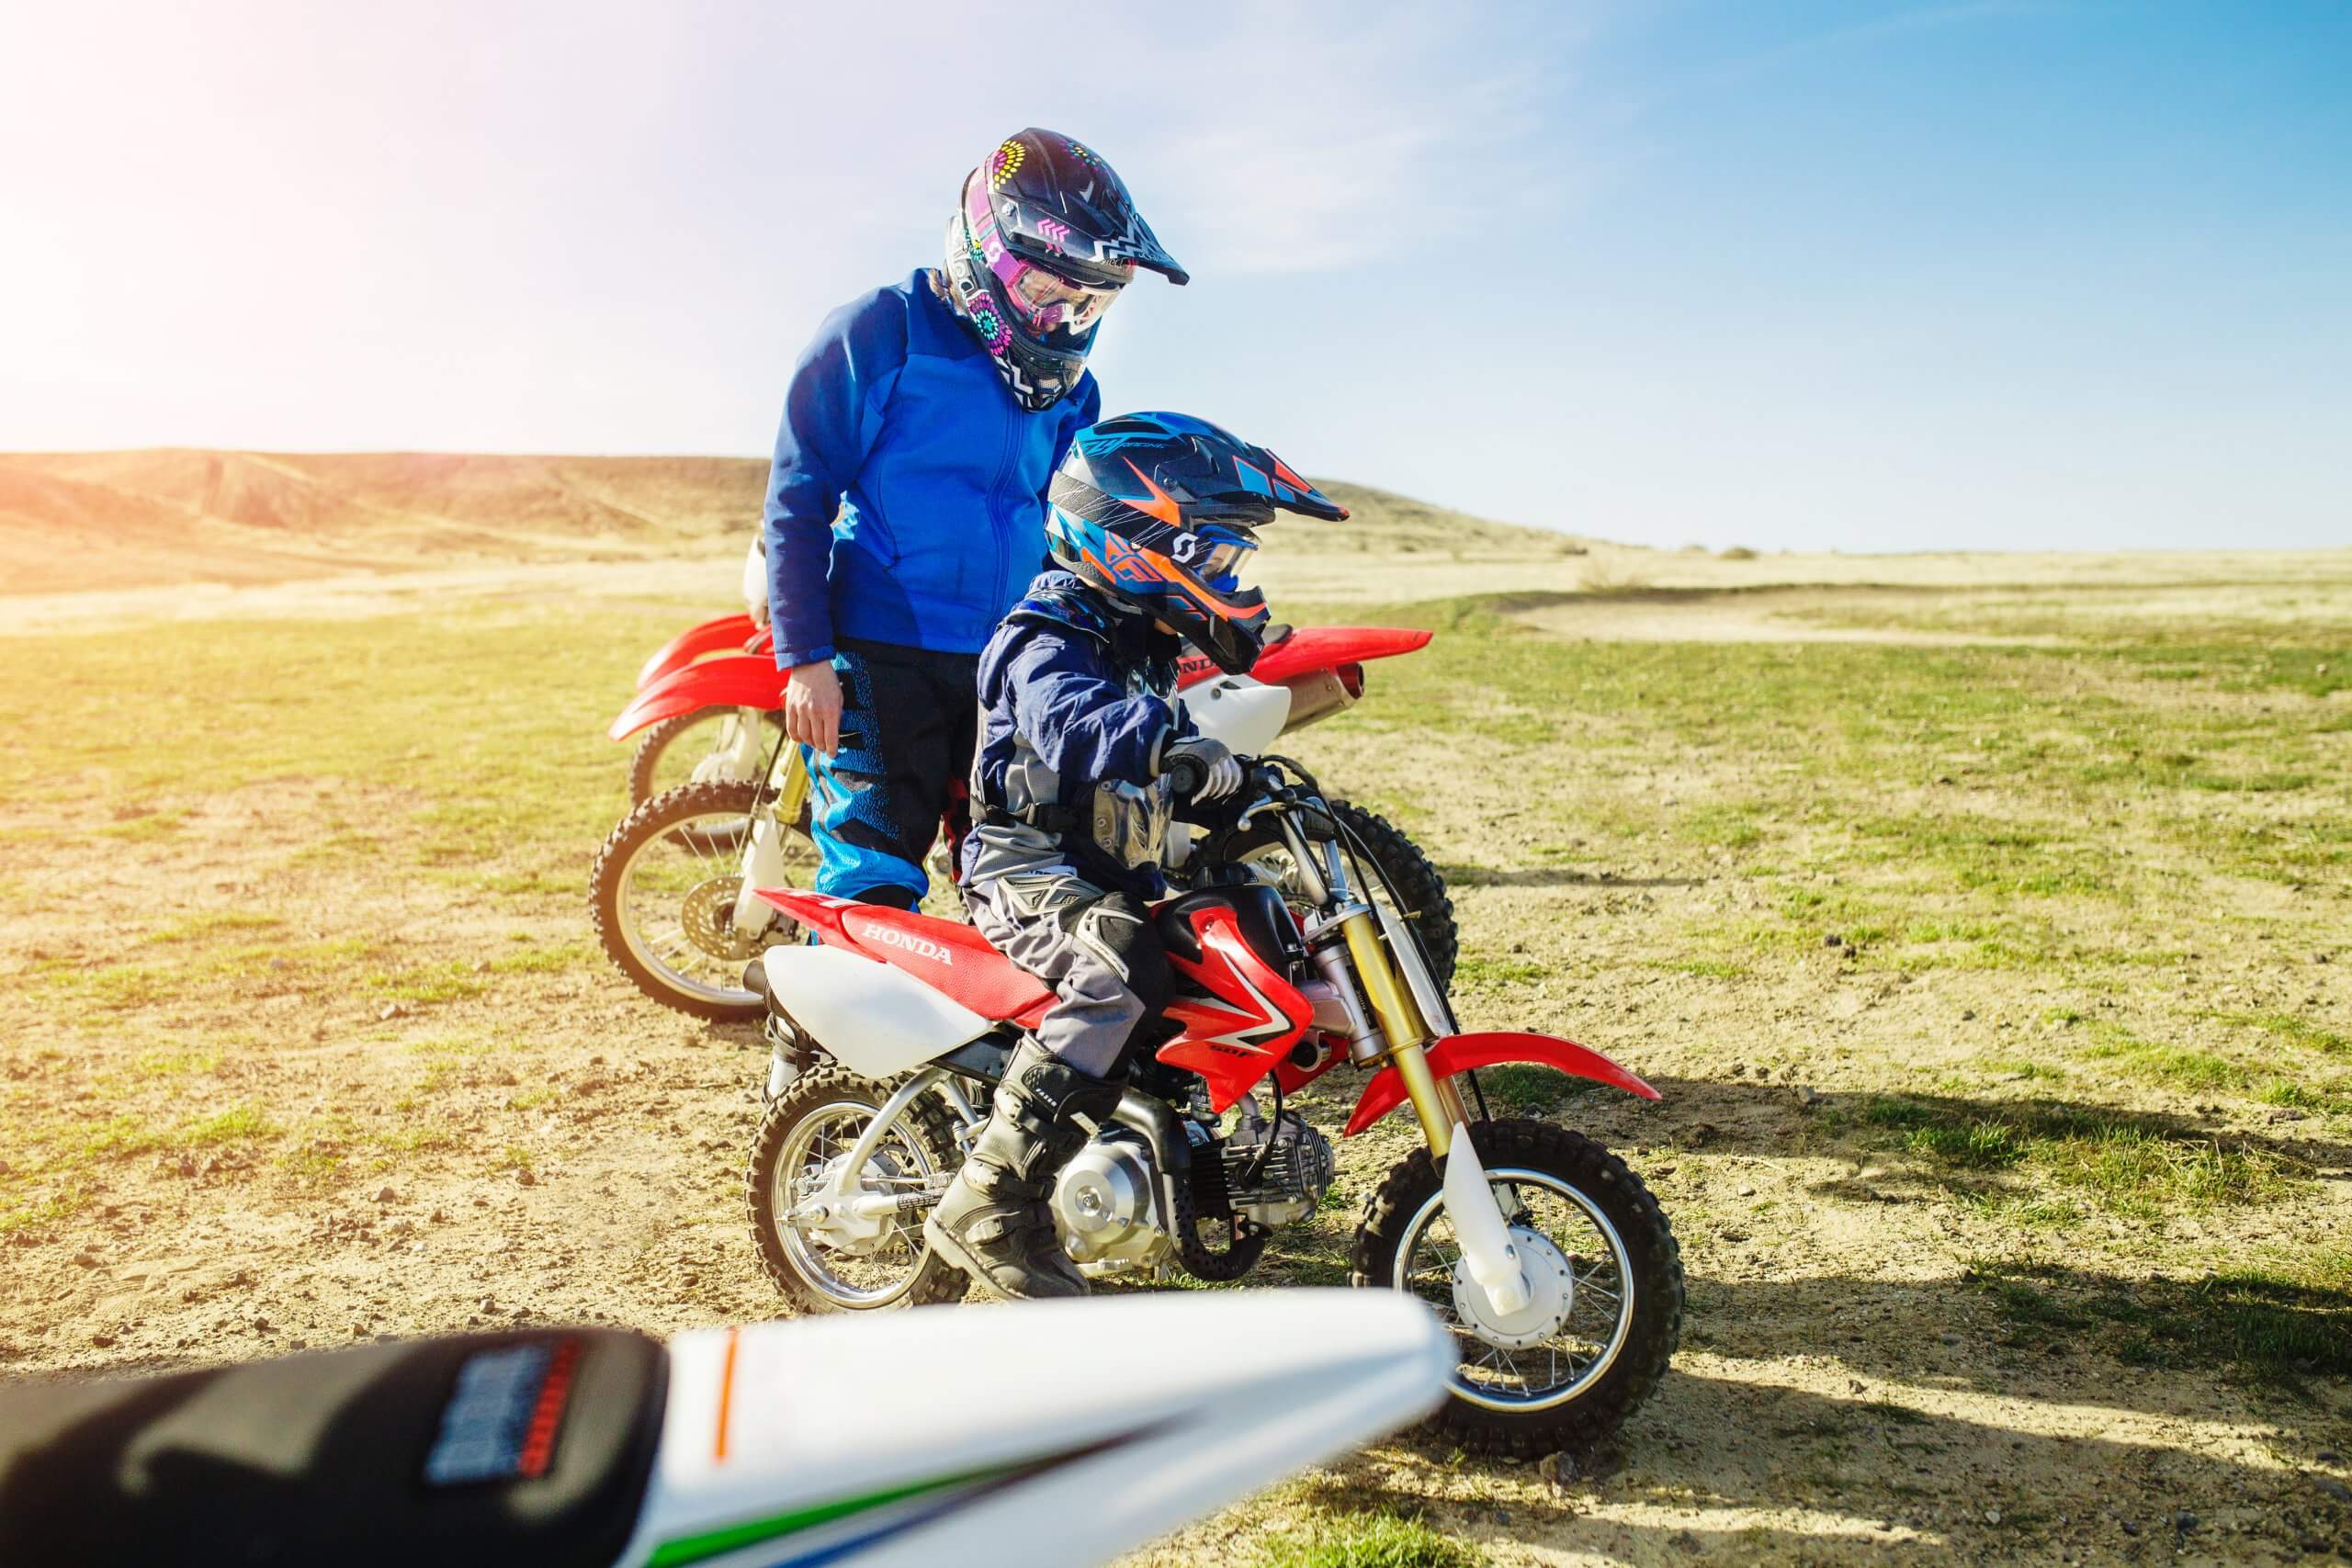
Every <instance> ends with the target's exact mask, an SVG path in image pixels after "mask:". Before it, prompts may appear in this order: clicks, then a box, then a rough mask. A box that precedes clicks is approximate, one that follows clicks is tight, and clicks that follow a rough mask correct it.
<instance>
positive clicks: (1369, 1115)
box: [1347, 1031, 1657, 1138]
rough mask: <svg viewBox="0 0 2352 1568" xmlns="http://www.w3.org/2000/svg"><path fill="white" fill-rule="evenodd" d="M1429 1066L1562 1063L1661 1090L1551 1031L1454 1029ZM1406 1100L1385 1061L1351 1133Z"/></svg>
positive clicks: (1648, 1096) (1604, 1078)
mask: <svg viewBox="0 0 2352 1568" xmlns="http://www.w3.org/2000/svg"><path fill="white" fill-rule="evenodd" d="M1429 1049H1430V1072H1431V1073H1433V1074H1435V1075H1436V1076H1437V1077H1442V1078H1443V1077H1453V1075H1454V1074H1455V1073H1459V1072H1466V1071H1468V1070H1469V1069H1470V1068H1472V1067H1491V1066H1494V1065H1495V1064H1496V1063H1498V1062H1533V1063H1536V1064H1537V1065H1539V1066H1546V1067H1557V1068H1559V1069H1560V1071H1562V1072H1564V1073H1566V1074H1568V1075H1569V1076H1570V1077H1579V1078H1590V1079H1592V1080H1593V1081H1594V1082H1595V1083H1605V1084H1608V1085H1610V1086H1611V1088H1614V1089H1623V1090H1624V1091H1625V1092H1626V1093H1628V1094H1638V1095H1640V1096H1641V1097H1642V1098H1643V1099H1644V1100H1656V1099H1657V1090H1656V1089H1652V1088H1651V1087H1650V1086H1649V1085H1647V1084H1645V1083H1644V1082H1643V1081H1642V1080H1641V1079H1640V1078H1638V1077H1634V1075H1633V1074H1632V1073H1629V1072H1627V1071H1626V1070H1625V1069H1624V1068H1623V1067H1621V1066H1618V1065H1617V1064H1616V1063H1614V1062H1612V1061H1611V1060H1610V1059H1609V1058H1608V1057H1606V1056H1604V1055H1601V1054H1600V1052H1598V1051H1593V1050H1588V1049H1587V1048H1586V1047H1584V1046H1582V1045H1579V1044H1577V1043H1575V1042H1574V1041H1571V1040H1555V1039H1554V1038H1553V1037H1552V1036H1550V1035H1548V1034H1521V1033H1517V1032H1509V1031H1498V1032H1494V1033H1490V1034H1449V1035H1447V1036H1446V1037H1445V1038H1444V1039H1442V1040H1441V1041H1439V1042H1438V1043H1436V1044H1434V1045H1432V1046H1430V1048H1429ZM1404 1102H1405V1080H1404V1079H1403V1078H1402V1077H1398V1076H1397V1069H1396V1068H1394V1067H1383V1068H1381V1069H1380V1071H1379V1072H1377V1073H1375V1074H1374V1075H1373V1079H1372V1081H1371V1082H1370V1083H1368V1084H1366V1085H1364V1086H1363V1099H1362V1100H1358V1101H1356V1111H1355V1114H1354V1115H1352V1116H1351V1117H1349V1118H1348V1131H1347V1136H1349V1137H1351V1138H1352V1137H1354V1136H1355V1135H1356V1134H1358V1133H1361V1132H1363V1130H1364V1129H1365V1128H1366V1127H1369V1126H1371V1125H1372V1124H1373V1123H1374V1122H1377V1121H1379V1120H1380V1119H1381V1118H1382V1117H1383V1116H1385V1115H1387V1114H1388V1113H1389V1112H1390V1111H1394V1110H1396V1109H1397V1107H1398V1106H1399V1105H1402V1104H1403V1103H1404Z"/></svg>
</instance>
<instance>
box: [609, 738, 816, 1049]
mask: <svg viewBox="0 0 2352 1568" xmlns="http://www.w3.org/2000/svg"><path fill="white" fill-rule="evenodd" d="M760 794H761V792H760V787H759V786H758V785H757V784H687V785H686V786H685V787H684V788H683V789H673V790H672V791H670V792H669V793H668V794H666V795H656V796H654V797H653V798H652V799H651V800H649V801H647V802H646V803H645V804H644V805H643V806H640V807H638V808H637V809H636V810H635V811H633V812H631V813H629V815H628V818H627V819H626V820H624V821H623V822H622V823H621V825H620V826H619V827H617V828H616V829H613V836H612V837H611V838H609V839H607V840H605V848H604V850H603V852H601V853H599V854H598V855H597V857H596V869H595V871H594V874H593V875H592V878H591V882H592V886H591V887H590V896H591V899H590V901H591V910H592V913H593V915H594V920H595V925H596V936H597V940H598V941H600V942H603V943H604V947H605V953H606V954H607V955H608V956H610V957H611V959H612V961H613V962H614V963H615V964H619V965H620V968H621V973H623V974H625V975H627V976H628V977H629V978H630V979H631V980H633V981H635V982H636V984H637V987H638V989H639V990H641V991H643V992H644V993H645V994H646V995H647V996H649V997H651V998H653V999H654V1000H655V1001H657V1002H660V1003H662V1005H663V1006H665V1007H673V1008H676V1009H677V1010H679V1011H680V1012H687V1013H692V1014H694V1015H695V1017H697V1018H707V1019H713V1020H718V1021H728V1020H740V1019H753V1018H758V1017H760V1016H762V1014H763V1012H764V1011H765V1005H764V1004H763V1002H762V1001H761V999H760V998H758V997H757V996H755V995H753V994H752V992H751V991H750V990H748V989H746V988H745V987H744V985H743V966H744V965H745V964H749V963H750V962H751V961H752V959H754V958H756V957H758V956H759V955H760V953H762V952H763V950H765V949H766V948H769V947H772V946H774V945H775V943H777V942H793V941H797V940H798V939H799V935H800V928H799V927H798V926H797V925H795V924H794V923H793V922H792V921H790V920H788V919H785V918H784V917H783V916H782V915H777V916H775V919H772V920H770V921H769V922H768V923H767V924H766V925H765V926H764V927H763V929H762V930H760V931H737V930H736V929H735V896H736V893H737V891H738V890H739V889H740V888H741V886H742V858H743V857H742V846H741V840H742V837H743V833H742V824H743V823H745V822H746V821H748V820H749V819H750V818H751V816H752V812H753V811H755V810H760V809H763V807H762V805H761V800H760ZM783 852H784V866H785V880H786V882H787V883H788V884H789V885H790V886H795V887H806V886H809V879H810V878H811V877H812V876H814V875H815V874H816V870H817V851H816V847H815V846H814V845H812V844H811V843H810V842H809V839H808V837H807V835H806V834H805V833H804V832H802V831H800V830H798V829H786V830H785V831H784V835H783Z"/></svg>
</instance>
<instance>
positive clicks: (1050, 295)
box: [946, 129, 1190, 411]
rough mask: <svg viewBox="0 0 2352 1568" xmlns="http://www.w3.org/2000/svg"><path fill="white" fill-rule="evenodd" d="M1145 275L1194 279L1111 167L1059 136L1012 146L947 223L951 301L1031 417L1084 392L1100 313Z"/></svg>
mask: <svg viewBox="0 0 2352 1568" xmlns="http://www.w3.org/2000/svg"><path fill="white" fill-rule="evenodd" d="M1137 267H1149V268H1150V269H1151V270H1152V271H1154V272H1158V273H1162V274H1165V275H1166V276H1167V277H1168V278H1169V280H1170V282H1173V283H1184V282H1187V281H1189V279H1190V275H1189V274H1188V273H1186V272H1185V271H1184V269H1183V268H1182V266H1180V265H1177V262H1176V258H1175V257H1173V256H1171V255H1170V254H1168V253H1167V252H1166V251H1165V250H1162V249H1161V248H1160V244H1159V239H1158V237H1157V236H1155V235H1154V234H1153V233H1152V231H1151V226H1150V225H1149V224H1148V223H1146V222H1145V221H1144V220H1143V215H1142V214H1141V213H1138V212H1137V211H1136V204H1135V202H1134V200H1133V199H1132V198H1131V197H1129V196H1128V195H1127V187H1126V186H1125V185H1123V184H1121V183H1120V180H1119V176H1118V175H1116V174H1114V173H1113V172H1112V169H1111V165H1110V164H1106V163H1104V162H1103V160H1102V158H1101V156H1100V155H1098V154H1097V153H1095V152H1093V151H1092V150H1091V148H1088V147H1085V146H1083V145H1081V144H1080V143H1079V142H1076V141H1071V140H1070V139H1069V137H1067V136H1061V135H1057V134H1056V133H1055V132H1053V131H1050V130H1035V129H1032V130H1024V131H1022V132H1021V133H1020V134H1018V135H1016V136H1012V137H1010V138H1008V139H1006V140H1005V141H1003V142H1002V143H1001V145H999V146H998V147H997V149H996V151H994V152H990V153H989V156H988V160H987V162H985V163H983V164H981V165H980V166H979V167H978V168H977V169H975V170H973V171H972V173H971V175H970V176H969V177H968V178H967V179H966V180H965V182H964V194H963V198H962V200H961V201H960V202H959V203H958V204H957V206H956V215H955V216H954V217H953V218H950V219H949V220H947V265H946V277H947V291H948V297H949V298H950V299H951V300H952V301H953V302H954V304H955V306H956V311H957V313H958V314H960V315H961V316H962V317H963V318H964V320H965V321H967V323H969V325H970V326H971V328H972V331H973V332H974V333H976V334H977V335H978V337H979V340H980V342H981V343H982V344H984V345H986V347H987V348H988V351H989V354H990V355H994V356H995V358H996V363H997V368H998V369H999V370H1001V371H1002V372H1003V374H1004V378H1005V382H1006V384H1007V385H1009V386H1010V387H1012V395H1013V396H1014V397H1015V398H1017V399H1018V400H1020V402H1021V406H1022V407H1023V408H1025V409H1029V410H1032V411H1035V410H1037V409H1046V408H1051V407H1052V406H1053V405H1054V404H1055V403H1057V402H1058V401H1060V400H1062V399H1063V398H1064V397H1066V396H1068V395H1069V391H1070V389H1072V388H1073V387H1075V386H1077V385H1078V378H1079V373H1080V371H1082V370H1083V369H1085V367H1086V353H1087V350H1089V349H1090V348H1091V347H1093V346H1094V329H1095V328H1096V326H1098V325H1099V324H1100V323H1101V321H1102V320H1103V311H1105V310H1109V309H1110V307H1111V301H1112V300H1114V299H1117V298H1118V293H1119V290H1120V289H1122V288H1125V287H1126V285H1127V283H1128V281H1129V280H1130V279H1131V278H1133V277H1134V276H1135V275H1136V268H1137Z"/></svg>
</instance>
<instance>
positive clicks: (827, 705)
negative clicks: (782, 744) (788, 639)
mask: <svg viewBox="0 0 2352 1568" xmlns="http://www.w3.org/2000/svg"><path fill="white" fill-rule="evenodd" d="M784 732H785V734H786V735H788V736H790V737H791V738H792V739H795V740H797V741H799V742H800V744H802V745H803V746H811V747H814V748H816V750H817V751H818V752H819V753H820V755H822V756H827V757H830V756H831V755H832V754H833V753H834V752H835V751H837V750H840V749H841V743H842V678H841V677H840V676H839V675H836V674H834V673H833V666H832V661H831V660H825V659H820V660H815V661H814V662H812V663H809V664H796V665H794V666H793V667H792V682H791V684H789V685H787V686H786V688H785V692H784Z"/></svg>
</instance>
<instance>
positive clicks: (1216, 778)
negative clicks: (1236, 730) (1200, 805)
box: [1160, 735, 1241, 800]
mask: <svg viewBox="0 0 2352 1568" xmlns="http://www.w3.org/2000/svg"><path fill="white" fill-rule="evenodd" d="M1180 758H1182V759H1183V760H1186V761H1190V762H1191V763H1192V765H1193V766H1192V771H1193V772H1194V773H1197V774H1198V776H1199V778H1200V781H1201V782H1200V783H1199V784H1194V785H1193V789H1192V797H1193V799H1194V800H1222V799H1224V798H1225V797H1226V796H1227V795H1231V794H1232V793H1233V792H1234V791H1235V790H1237V789H1239V788H1240V787H1241V760H1240V759H1239V758H1238V757H1236V756H1235V755H1234V754H1233V751H1232V750H1231V748H1229V747H1227V745H1226V743H1225V742H1224V741H1222V740H1216V739H1211V738H1209V737H1208V736H1205V735H1188V736H1186V737H1185V738H1184V739H1182V740H1179V741H1177V742H1176V743H1175V744H1174V745H1172V746H1170V747H1169V748H1168V750H1167V752H1166V754H1165V755H1163V756H1162V757H1161V758H1160V771H1161V772H1162V773H1174V772H1175V771H1176V763H1177V761H1178V759H1180Z"/></svg>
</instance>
